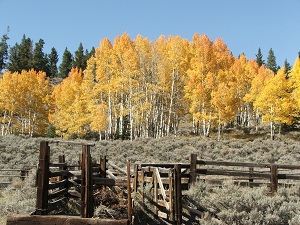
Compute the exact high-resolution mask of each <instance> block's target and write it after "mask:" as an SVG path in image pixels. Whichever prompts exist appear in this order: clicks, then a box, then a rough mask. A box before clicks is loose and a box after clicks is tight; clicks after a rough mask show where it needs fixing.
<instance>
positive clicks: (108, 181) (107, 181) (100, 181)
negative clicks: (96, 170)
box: [93, 177, 116, 186]
mask: <svg viewBox="0 0 300 225" xmlns="http://www.w3.org/2000/svg"><path fill="white" fill-rule="evenodd" d="M93 183H94V184H96V185H105V186H115V185H116V181H115V180H114V179H112V178H102V177H97V178H93Z"/></svg>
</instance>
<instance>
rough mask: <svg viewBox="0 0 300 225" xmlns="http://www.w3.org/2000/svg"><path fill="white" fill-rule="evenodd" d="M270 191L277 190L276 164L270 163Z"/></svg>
mask: <svg viewBox="0 0 300 225" xmlns="http://www.w3.org/2000/svg"><path fill="white" fill-rule="evenodd" d="M270 169H271V192H272V194H274V193H275V192H277V186H278V166H277V165H274V164H272V165H271V167H270Z"/></svg>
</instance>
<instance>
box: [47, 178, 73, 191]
mask: <svg viewBox="0 0 300 225" xmlns="http://www.w3.org/2000/svg"><path fill="white" fill-rule="evenodd" d="M67 184H68V180H62V181H57V182H55V183H49V185H48V188H49V190H51V189H55V188H63V187H65V186H66V185H67Z"/></svg>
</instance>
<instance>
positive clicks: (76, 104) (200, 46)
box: [0, 33, 300, 140]
mask: <svg viewBox="0 0 300 225" xmlns="http://www.w3.org/2000/svg"><path fill="white" fill-rule="evenodd" d="M299 93H300V58H299V57H298V58H297V59H296V61H295V63H294V66H293V67H292V69H291V71H287V70H285V68H282V69H279V70H278V72H276V73H274V72H273V71H272V70H270V69H267V68H266V67H265V66H264V65H261V66H259V65H258V64H257V62H256V61H255V60H252V59H251V60H248V59H247V58H246V56H245V55H240V56H239V57H238V58H236V57H234V56H233V55H232V53H231V52H230V49H229V48H228V47H227V46H226V44H225V43H224V42H223V40H222V39H216V40H215V41H212V40H210V39H209V37H208V36H206V35H199V34H194V36H193V37H192V40H191V41H188V40H186V39H183V38H181V37H179V36H169V37H168V38H166V37H165V36H160V37H159V38H158V39H157V40H155V41H153V42H151V41H149V40H148V38H144V37H142V36H141V35H138V36H137V37H136V38H135V39H134V40H131V39H130V37H129V35H128V34H126V33H124V34H123V35H121V36H118V37H116V38H115V40H114V42H113V43H112V42H110V40H109V39H107V38H105V39H103V40H101V42H100V46H99V47H98V48H96V50H95V53H94V55H93V56H91V57H90V58H89V59H88V61H87V66H86V69H85V70H83V71H82V70H81V69H78V68H72V70H71V72H70V73H69V75H68V77H66V78H65V79H63V80H62V82H61V83H59V84H57V85H51V84H50V82H49V78H47V77H46V76H45V73H43V72H38V71H35V70H29V71H22V72H21V73H18V72H15V73H11V72H9V71H8V72H5V73H4V74H3V77H2V78H1V79H0V112H1V113H0V115H1V135H7V134H26V135H29V136H33V135H45V134H46V132H47V130H48V129H49V127H50V126H52V127H54V129H55V132H56V134H57V135H59V136H62V137H63V138H70V137H74V135H75V136H76V137H81V138H82V137H85V136H86V135H90V134H95V133H97V134H99V137H100V139H119V138H120V139H130V140H133V139H136V138H140V137H154V138H159V137H163V136H167V135H169V134H175V135H176V134H177V133H178V128H179V124H180V122H181V121H182V120H189V121H190V123H191V124H192V126H191V127H192V129H193V130H191V132H193V133H195V134H197V135H203V136H205V137H208V136H209V135H210V133H211V131H212V129H216V130H218V133H219V137H220V132H221V130H222V129H223V128H224V126H228V125H229V124H231V125H234V126H238V127H245V128H250V127H253V128H256V129H257V128H258V126H259V125H261V124H268V125H269V126H270V133H271V137H272V138H273V137H274V129H275V126H276V127H279V128H280V127H281V125H283V124H286V125H291V124H293V123H295V122H297V119H298V116H299V112H300V100H299V99H300V98H299V97H298V96H299Z"/></svg>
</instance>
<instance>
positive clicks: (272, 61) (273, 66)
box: [266, 48, 278, 73]
mask: <svg viewBox="0 0 300 225" xmlns="http://www.w3.org/2000/svg"><path fill="white" fill-rule="evenodd" d="M266 68H268V69H270V70H272V71H273V72H274V73H277V70H278V66H277V63H276V57H275V54H274V51H273V49H272V48H270V50H269V55H268V59H267V64H266Z"/></svg>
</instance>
